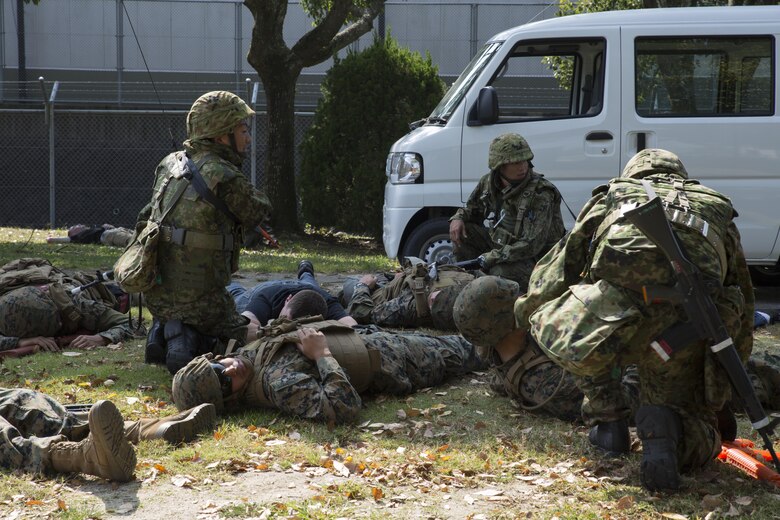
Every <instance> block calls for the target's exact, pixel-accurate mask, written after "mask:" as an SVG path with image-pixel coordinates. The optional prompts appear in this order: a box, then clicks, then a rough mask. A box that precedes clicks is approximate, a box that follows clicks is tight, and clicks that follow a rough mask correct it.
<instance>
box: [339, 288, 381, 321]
mask: <svg viewBox="0 0 780 520" xmlns="http://www.w3.org/2000/svg"><path fill="white" fill-rule="evenodd" d="M379 290H381V289H379ZM373 310H374V300H373V298H371V290H370V289H369V288H368V287H367V286H365V285H360V286H355V288H354V290H353V291H352V299H351V300H350V302H349V304H348V305H347V314H349V315H350V316H352V317H353V318H354V319H355V320H357V322H358V323H362V324H363V325H367V324H369V323H371V313H372V312H373Z"/></svg>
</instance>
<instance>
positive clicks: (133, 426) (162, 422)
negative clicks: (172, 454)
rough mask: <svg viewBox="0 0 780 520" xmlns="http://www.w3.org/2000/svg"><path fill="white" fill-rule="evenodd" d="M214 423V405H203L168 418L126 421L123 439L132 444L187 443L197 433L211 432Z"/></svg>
mask: <svg viewBox="0 0 780 520" xmlns="http://www.w3.org/2000/svg"><path fill="white" fill-rule="evenodd" d="M216 422H217V410H216V408H214V405H213V404H211V403H203V404H201V405H199V406H196V407H194V408H190V409H189V410H184V411H183V412H179V413H177V414H176V415H171V416H170V417H163V418H161V419H139V420H137V421H132V422H130V421H127V422H125V437H126V438H127V440H129V441H130V442H133V443H138V441H143V440H150V439H165V440H166V441H168V442H170V443H171V444H176V443H179V442H189V441H191V440H193V439H194V438H195V436H196V435H198V434H199V433H203V432H206V431H210V430H213V429H214V425H215V424H216Z"/></svg>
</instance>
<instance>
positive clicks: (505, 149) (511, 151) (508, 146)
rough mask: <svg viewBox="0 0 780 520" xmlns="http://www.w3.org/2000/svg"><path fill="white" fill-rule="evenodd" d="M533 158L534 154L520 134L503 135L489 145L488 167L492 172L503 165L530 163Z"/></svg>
mask: <svg viewBox="0 0 780 520" xmlns="http://www.w3.org/2000/svg"><path fill="white" fill-rule="evenodd" d="M533 158H534V153H533V152H532V151H531V147H530V146H528V142H527V141H526V140H525V138H524V137H523V136H521V135H520V134H503V135H499V136H498V137H496V138H495V139H493V142H492V143H490V153H489V154H488V167H489V168H490V170H491V171H492V170H497V169H499V168H500V167H501V166H503V165H505V164H510V163H517V162H522V161H530V160H531V159H533Z"/></svg>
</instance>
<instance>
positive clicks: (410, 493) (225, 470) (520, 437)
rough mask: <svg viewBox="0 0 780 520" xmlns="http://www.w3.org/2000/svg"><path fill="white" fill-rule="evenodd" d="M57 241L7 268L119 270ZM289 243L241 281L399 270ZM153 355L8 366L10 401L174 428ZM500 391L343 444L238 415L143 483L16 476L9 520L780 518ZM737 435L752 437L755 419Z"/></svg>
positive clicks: (339, 247)
mask: <svg viewBox="0 0 780 520" xmlns="http://www.w3.org/2000/svg"><path fill="white" fill-rule="evenodd" d="M48 234H49V232H48V231H31V230H25V229H10V228H0V263H5V262H7V261H9V260H11V259H14V258H18V257H23V256H42V257H45V258H48V259H50V260H51V261H52V263H53V264H55V265H56V266H58V267H62V268H67V269H76V268H77V269H84V270H95V269H101V270H104V269H109V268H110V267H111V265H112V264H113V259H114V258H116V256H117V255H118V250H116V249H111V248H108V247H100V246H78V245H66V246H62V245H50V244H46V243H45V237H46V236H47V235H48ZM55 234H60V235H64V230H59V231H58V232H55ZM279 238H280V241H281V242H282V244H283V249H282V250H280V251H274V250H263V251H250V252H247V253H245V255H244V256H243V257H242V265H241V268H242V271H243V272H245V273H249V274H262V273H291V272H293V273H294V271H295V267H296V266H297V263H298V261H299V260H300V259H303V258H308V259H310V260H312V261H313V262H314V264H315V266H316V267H317V272H318V273H320V272H322V273H329V274H356V273H362V272H373V271H382V270H390V269H392V268H393V267H394V265H393V263H392V262H390V261H389V260H387V259H386V258H385V257H384V254H383V251H382V250H381V247H380V246H377V245H376V244H375V243H372V242H370V241H367V240H363V239H356V238H353V237H341V238H337V237H326V236H313V235H309V236H306V237H285V236H282V237H279ZM0 312H1V310H0ZM778 335H780V326H770V327H769V328H766V329H763V330H760V331H758V332H757V334H756V350H776V344H777V337H778ZM143 345H144V339H143V338H136V339H133V340H130V341H128V342H126V343H124V344H121V345H111V346H108V347H101V348H97V349H94V350H89V351H78V352H63V353H39V354H36V355H34V356H29V357H25V358H21V359H8V360H6V361H5V362H4V363H3V364H2V365H0V381H2V385H1V386H3V387H21V388H32V389H36V390H40V391H43V392H46V393H48V394H50V395H52V396H54V397H55V398H56V399H58V400H60V401H61V402H63V403H89V402H94V401H96V400H99V399H111V400H112V401H114V402H115V403H116V404H117V406H118V407H119V409H120V410H121V411H122V413H123V415H124V416H125V418H127V419H135V418H138V417H147V416H164V415H170V414H172V413H174V412H175V407H174V406H173V404H172V403H171V394H170V384H171V376H170V375H169V374H168V372H167V370H165V369H164V368H162V367H158V366H150V365H145V364H144V363H143ZM487 380H488V378H487V375H486V374H481V373H477V374H470V375H467V376H465V377H463V378H461V379H459V380H451V381H449V382H447V383H446V384H444V385H443V386H441V387H437V388H431V389H425V390H423V391H421V392H418V393H416V394H414V395H411V396H406V397H403V398H395V397H387V396H370V397H368V398H367V399H365V401H364V402H365V408H364V410H363V412H362V414H361V417H360V419H359V420H358V422H357V423H356V424H344V425H337V426H336V427H334V428H332V429H328V428H327V427H326V426H325V425H323V424H318V423H311V422H307V421H302V420H297V419H293V418H289V417H285V416H282V415H280V414H278V413H276V412H274V411H258V410H254V411H246V412H244V413H240V414H233V415H228V416H224V417H221V418H220V419H219V421H218V425H217V428H216V429H215V431H213V432H209V433H208V434H205V435H203V436H202V437H200V438H199V439H198V440H197V441H196V442H194V443H190V444H186V445H181V446H169V445H166V444H165V443H163V442H162V441H152V442H142V443H141V444H140V445H139V446H138V447H137V453H138V466H137V469H136V481H135V482H132V483H129V484H123V485H118V486H117V485H112V484H107V483H105V482H104V481H101V480H100V479H96V478H92V477H86V476H73V477H68V478H65V477H63V476H58V477H56V478H45V477H41V476H30V475H24V474H14V473H11V472H8V471H2V472H0V518H67V519H85V518H164V517H166V516H168V517H170V518H209V519H211V518H312V519H320V518H323V519H324V518H356V517H360V518H363V517H368V518H387V517H392V518H472V519H478V518H549V519H552V518H557V519H567V518H570V519H574V518H577V519H579V518H593V519H596V518H609V519H623V518H625V519H636V518H639V519H651V518H652V519H656V518H671V519H680V518H727V517H734V518H746V517H748V516H750V517H752V518H757V519H763V518H778V517H780V513H778V508H779V507H780V490H778V488H776V487H773V486H771V485H769V484H767V483H764V482H759V481H755V480H751V479H750V478H748V477H746V476H745V475H744V474H742V473H740V472H739V471H737V470H736V469H734V468H732V467H729V466H726V465H725V464H722V463H713V464H711V465H710V466H709V467H707V468H705V469H703V470H701V471H698V472H696V473H694V474H692V475H688V476H686V477H684V484H685V486H686V487H685V489H684V491H683V492H680V493H677V494H656V495H654V494H651V493H649V492H647V491H646V490H644V489H643V488H642V487H641V486H640V483H639V477H638V465H639V460H640V457H641V455H640V454H638V453H632V454H631V455H630V456H627V457H622V458H618V459H611V458H608V457H606V456H604V455H602V454H601V453H599V452H597V451H596V450H594V449H592V448H591V447H590V445H589V443H588V441H587V430H586V428H584V427H583V426H582V425H578V424H568V423H564V422H561V421H558V420H556V419H551V418H546V417H542V416H537V415H533V414H531V413H528V412H526V411H523V410H521V409H519V408H518V407H517V406H516V405H515V404H514V403H513V402H512V401H510V400H509V399H507V398H506V397H503V396H500V395H497V394H495V393H494V392H492V391H491V390H490V387H489V385H488V384H487ZM739 428H740V430H739V436H741V437H748V438H753V437H754V436H753V434H752V433H751V432H750V427H749V424H748V422H747V421H746V420H745V418H744V417H740V422H739ZM776 446H778V444H777V443H776ZM635 447H636V448H638V447H639V446H638V444H637V445H636V446H635Z"/></svg>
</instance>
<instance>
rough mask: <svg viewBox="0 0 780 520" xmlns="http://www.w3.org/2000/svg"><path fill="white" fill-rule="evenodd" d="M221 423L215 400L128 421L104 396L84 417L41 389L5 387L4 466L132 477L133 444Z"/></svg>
mask: <svg viewBox="0 0 780 520" xmlns="http://www.w3.org/2000/svg"><path fill="white" fill-rule="evenodd" d="M215 423H216V412H215V409H214V406H213V405H211V404H204V405H201V406H197V407H195V408H192V409H190V410H185V411H183V412H180V413H178V414H176V415H173V416H171V417H165V418H163V419H140V420H138V421H123V419H122V415H121V414H120V413H119V410H117V409H116V406H114V404H113V403H111V402H110V401H98V402H97V403H95V404H94V405H92V407H91V408H90V409H89V412H88V414H87V417H86V418H83V417H80V414H73V413H70V412H69V411H68V410H67V409H66V408H64V407H63V406H62V405H61V404H60V403H58V402H57V401H55V400H54V399H52V398H51V397H49V396H47V395H46V394H43V393H41V392H38V391H35V390H29V389H26V388H24V389H23V388H0V467H4V468H11V469H20V470H23V471H27V472H30V473H44V472H46V471H53V472H56V473H71V472H77V473H87V474H89V475H96V476H98V477H103V478H106V479H109V480H116V481H119V482H126V481H128V480H130V479H131V478H132V475H133V471H134V470H135V463H136V456H135V450H133V447H132V446H131V445H130V443H133V444H137V443H138V442H139V441H141V440H150V439H165V440H166V441H168V442H171V443H178V442H182V441H190V440H193V439H194V438H195V436H196V435H197V434H198V433H203V432H205V431H208V430H211V429H213V428H214V425H215Z"/></svg>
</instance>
